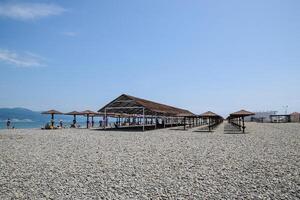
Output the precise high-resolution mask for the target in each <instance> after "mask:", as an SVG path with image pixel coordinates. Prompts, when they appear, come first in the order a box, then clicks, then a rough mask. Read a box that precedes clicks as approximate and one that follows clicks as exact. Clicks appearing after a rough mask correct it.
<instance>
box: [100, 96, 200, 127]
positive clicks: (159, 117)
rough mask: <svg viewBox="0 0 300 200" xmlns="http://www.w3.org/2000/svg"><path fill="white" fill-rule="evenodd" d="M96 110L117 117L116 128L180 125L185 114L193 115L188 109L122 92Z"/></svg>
mask: <svg viewBox="0 0 300 200" xmlns="http://www.w3.org/2000/svg"><path fill="white" fill-rule="evenodd" d="M98 112H100V113H103V114H104V118H105V119H106V118H107V116H108V114H109V115H114V117H117V122H116V123H115V127H116V128H126V127H140V128H142V130H145V128H147V129H150V128H151V127H152V128H164V127H170V126H176V125H181V124H182V123H183V118H184V117H185V116H194V114H193V113H192V112H190V111H188V110H185V109H181V108H176V107H173V106H169V105H165V104H161V103H157V102H154V101H149V100H146V99H141V98H138V97H134V96H130V95H127V94H122V95H121V96H119V97H117V98H116V99H114V100H113V101H111V102H110V103H108V104H107V105H105V106H104V107H103V108H101V109H99V110H98Z"/></svg>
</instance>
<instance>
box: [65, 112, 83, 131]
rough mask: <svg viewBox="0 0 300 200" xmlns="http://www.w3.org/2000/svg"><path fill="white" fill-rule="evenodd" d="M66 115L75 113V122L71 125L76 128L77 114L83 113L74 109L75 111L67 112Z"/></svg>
mask: <svg viewBox="0 0 300 200" xmlns="http://www.w3.org/2000/svg"><path fill="white" fill-rule="evenodd" d="M65 115H73V124H72V126H71V127H74V128H75V125H76V123H77V121H76V116H77V115H81V113H80V112H78V111H75V110H74V111H72V112H68V113H65Z"/></svg>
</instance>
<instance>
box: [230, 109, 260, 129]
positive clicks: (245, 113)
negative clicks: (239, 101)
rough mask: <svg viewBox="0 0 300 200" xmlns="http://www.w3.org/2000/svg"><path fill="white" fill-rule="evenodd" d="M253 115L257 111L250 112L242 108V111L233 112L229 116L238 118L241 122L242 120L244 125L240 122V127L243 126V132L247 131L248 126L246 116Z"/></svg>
mask: <svg viewBox="0 0 300 200" xmlns="http://www.w3.org/2000/svg"><path fill="white" fill-rule="evenodd" d="M251 115H255V113H253V112H249V111H247V110H240V111H237V112H234V113H231V114H230V116H229V120H230V119H231V118H237V119H238V123H239V124H240V123H241V120H242V125H241V124H240V128H242V129H243V133H245V128H246V126H245V117H247V116H251Z"/></svg>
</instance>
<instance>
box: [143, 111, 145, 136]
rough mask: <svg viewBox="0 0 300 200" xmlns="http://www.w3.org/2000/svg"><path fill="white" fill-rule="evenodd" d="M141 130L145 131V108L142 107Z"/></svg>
mask: <svg viewBox="0 0 300 200" xmlns="http://www.w3.org/2000/svg"><path fill="white" fill-rule="evenodd" d="M143 131H145V108H143Z"/></svg>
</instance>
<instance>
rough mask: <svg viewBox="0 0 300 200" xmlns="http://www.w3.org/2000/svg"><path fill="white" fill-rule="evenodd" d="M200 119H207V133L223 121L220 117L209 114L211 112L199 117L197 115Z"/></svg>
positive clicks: (212, 113)
mask: <svg viewBox="0 0 300 200" xmlns="http://www.w3.org/2000/svg"><path fill="white" fill-rule="evenodd" d="M199 117H200V118H202V119H203V118H206V119H208V129H209V131H211V129H212V128H213V127H215V126H217V125H218V124H220V123H221V122H222V121H223V117H221V116H220V115H218V114H216V113H214V112H211V111H207V112H205V113H202V114H201V115H199Z"/></svg>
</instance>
